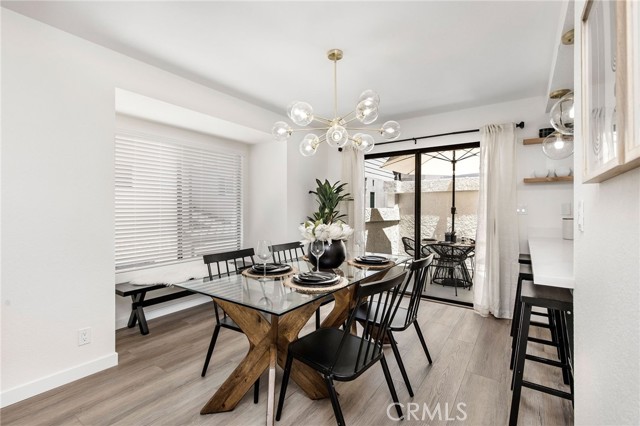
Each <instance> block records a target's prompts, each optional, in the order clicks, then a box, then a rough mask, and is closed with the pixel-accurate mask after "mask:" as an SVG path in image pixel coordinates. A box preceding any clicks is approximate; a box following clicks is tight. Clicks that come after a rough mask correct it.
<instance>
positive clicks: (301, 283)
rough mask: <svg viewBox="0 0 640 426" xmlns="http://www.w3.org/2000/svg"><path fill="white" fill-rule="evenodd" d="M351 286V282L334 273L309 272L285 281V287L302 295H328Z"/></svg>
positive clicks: (295, 275)
mask: <svg viewBox="0 0 640 426" xmlns="http://www.w3.org/2000/svg"><path fill="white" fill-rule="evenodd" d="M348 284H349V280H348V279H346V278H345V277H343V276H341V275H338V274H336V273H335V272H332V271H309V272H303V273H300V274H294V275H293V276H291V277H290V278H287V279H285V280H284V285H285V286H287V287H290V288H293V289H295V290H296V291H298V292H300V293H309V294H313V293H326V292H327V291H332V290H337V289H340V288H342V287H345V286H346V285H348Z"/></svg>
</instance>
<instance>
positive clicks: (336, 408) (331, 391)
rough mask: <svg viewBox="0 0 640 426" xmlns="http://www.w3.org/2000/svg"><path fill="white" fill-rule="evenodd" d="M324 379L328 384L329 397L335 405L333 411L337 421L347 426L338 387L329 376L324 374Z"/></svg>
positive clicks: (342, 425)
mask: <svg viewBox="0 0 640 426" xmlns="http://www.w3.org/2000/svg"><path fill="white" fill-rule="evenodd" d="M324 381H325V383H326V384H327V389H328V390H329V397H330V398H331V405H333V413H334V414H335V416H336V422H337V423H338V426H345V425H346V424H345V422H344V417H343V416H342V410H341V409H340V403H339V402H338V394H337V393H336V388H335V386H334V385H333V379H332V378H331V377H329V376H324Z"/></svg>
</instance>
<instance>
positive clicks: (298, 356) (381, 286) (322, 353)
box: [276, 271, 407, 426]
mask: <svg viewBox="0 0 640 426" xmlns="http://www.w3.org/2000/svg"><path fill="white" fill-rule="evenodd" d="M406 276H407V273H406V271H403V272H401V273H400V274H398V275H396V276H394V277H391V278H388V279H385V280H381V281H375V282H371V283H366V284H360V285H359V287H358V288H357V290H356V294H355V300H356V301H357V304H358V306H359V305H362V304H366V305H367V306H369V308H370V310H372V312H370V314H371V317H372V318H380V319H381V320H380V321H379V322H374V321H365V323H364V327H365V331H366V332H365V333H364V334H363V336H355V335H353V334H351V333H350V331H349V330H351V325H352V324H354V321H355V320H356V317H355V312H356V311H355V310H354V311H353V312H352V313H351V315H350V316H349V319H348V321H347V326H346V327H345V328H344V329H343V330H340V329H337V328H321V329H319V330H316V331H314V332H312V333H310V334H307V335H306V336H303V337H301V338H300V339H298V340H296V341H294V342H292V343H290V344H289V348H288V352H287V362H286V364H285V367H284V376H283V378H282V385H281V386H280V398H279V400H278V410H277V412H276V420H280V418H281V416H282V408H283V405H284V397H285V395H286V392H287V384H288V383H289V375H290V373H291V365H292V363H293V360H294V359H295V360H297V361H299V362H302V363H304V364H306V365H307V366H309V367H311V368H313V369H314V370H316V371H317V372H319V373H320V374H322V376H324V381H325V383H326V385H327V389H328V391H329V396H330V398H331V405H332V406H333V412H334V414H335V416H336V421H337V423H338V425H341V426H343V425H344V424H345V421H344V416H343V415H342V410H341V408H340V403H339V402H338V395H337V393H336V389H335V386H334V383H333V382H334V380H337V381H342V382H346V381H351V380H354V379H356V378H358V377H359V376H360V375H361V374H362V373H364V372H365V371H366V370H368V369H369V367H371V366H372V365H374V364H375V363H377V362H378V361H379V362H380V365H381V366H382V370H383V372H384V377H385V379H386V381H387V386H388V387H389V391H390V392H391V398H392V399H393V402H394V403H395V404H394V405H395V407H396V411H397V413H398V417H399V418H402V417H403V414H402V408H401V407H400V404H399V402H398V395H397V394H396V389H395V387H394V385H393V379H392V378H391V374H390V373H389V367H388V365H387V361H386V359H385V357H384V352H383V350H382V344H383V340H384V338H385V336H386V330H387V328H388V327H389V324H390V323H391V321H392V320H393V316H394V314H395V313H396V312H397V311H398V307H399V305H400V301H401V300H402V292H403V291H404V289H405V288H406V285H407V280H406V279H405V278H406Z"/></svg>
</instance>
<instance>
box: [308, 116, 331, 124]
mask: <svg viewBox="0 0 640 426" xmlns="http://www.w3.org/2000/svg"><path fill="white" fill-rule="evenodd" d="M313 119H314V120H316V121H320V122H324V123H326V124H330V123H331V121H333V120H331V119H330V118H325V117H320V116H317V115H314V116H313Z"/></svg>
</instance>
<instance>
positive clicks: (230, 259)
mask: <svg viewBox="0 0 640 426" xmlns="http://www.w3.org/2000/svg"><path fill="white" fill-rule="evenodd" d="M253 256H255V252H254V250H253V249H252V248H248V249H242V250H234V251H225V252H222V253H212V254H205V255H204V256H202V259H203V260H204V263H206V265H207V269H208V270H209V279H213V278H214V274H213V272H212V271H211V265H212V264H213V263H215V264H216V269H217V274H215V275H217V277H218V278H221V277H222V275H223V274H224V275H227V276H230V275H231V273H236V274H237V273H239V272H240V271H242V270H243V269H246V268H248V267H249V266H251V265H253V264H254V261H253ZM221 262H224V265H225V268H224V269H225V270H224V271H223V270H222V268H221V267H220V263H221ZM230 263H233V268H230Z"/></svg>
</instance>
